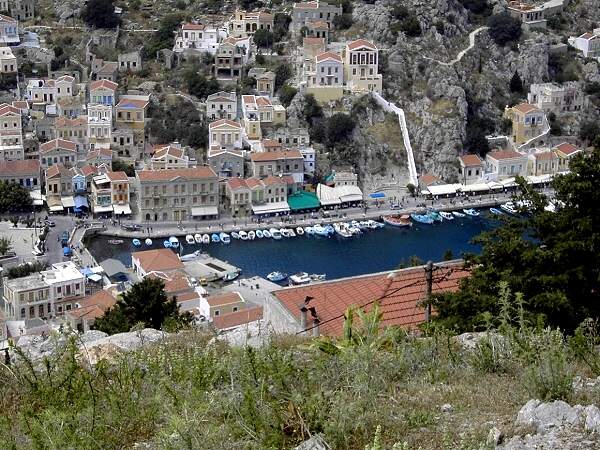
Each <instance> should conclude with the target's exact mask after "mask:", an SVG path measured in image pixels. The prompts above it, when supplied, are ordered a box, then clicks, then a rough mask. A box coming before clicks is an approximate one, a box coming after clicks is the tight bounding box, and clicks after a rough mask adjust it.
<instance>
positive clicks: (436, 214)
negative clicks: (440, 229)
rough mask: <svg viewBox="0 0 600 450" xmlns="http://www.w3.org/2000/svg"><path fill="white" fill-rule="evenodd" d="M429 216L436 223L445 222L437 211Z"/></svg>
mask: <svg viewBox="0 0 600 450" xmlns="http://www.w3.org/2000/svg"><path fill="white" fill-rule="evenodd" d="M428 215H429V217H431V218H432V219H433V220H434V221H436V222H442V221H443V220H444V219H443V218H442V216H440V213H439V212H437V211H430V212H429V214H428Z"/></svg>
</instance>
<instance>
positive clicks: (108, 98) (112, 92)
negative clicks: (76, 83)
mask: <svg viewBox="0 0 600 450" xmlns="http://www.w3.org/2000/svg"><path fill="white" fill-rule="evenodd" d="M118 88H119V85H118V84H117V83H115V82H114V81H110V80H97V81H92V82H91V83H90V85H89V89H90V103H98V104H101V105H110V106H115V104H116V103H117V101H116V99H117V89H118Z"/></svg>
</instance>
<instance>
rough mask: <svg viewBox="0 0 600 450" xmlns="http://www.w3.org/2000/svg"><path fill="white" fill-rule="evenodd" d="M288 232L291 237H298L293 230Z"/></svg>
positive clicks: (289, 229)
mask: <svg viewBox="0 0 600 450" xmlns="http://www.w3.org/2000/svg"><path fill="white" fill-rule="evenodd" d="M287 232H288V234H289V236H290V237H296V232H295V231H294V230H293V229H291V228H288V229H287Z"/></svg>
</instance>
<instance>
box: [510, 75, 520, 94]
mask: <svg viewBox="0 0 600 450" xmlns="http://www.w3.org/2000/svg"><path fill="white" fill-rule="evenodd" d="M509 87H510V92H523V82H522V81H521V77H520V76H519V72H517V71H516V70H515V73H514V74H513V76H512V78H511V79H510V84H509Z"/></svg>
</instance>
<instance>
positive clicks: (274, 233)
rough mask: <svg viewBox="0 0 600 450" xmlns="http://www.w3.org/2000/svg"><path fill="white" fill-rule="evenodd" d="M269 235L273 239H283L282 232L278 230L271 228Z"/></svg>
mask: <svg viewBox="0 0 600 450" xmlns="http://www.w3.org/2000/svg"><path fill="white" fill-rule="evenodd" d="M269 234H270V235H271V237H272V238H273V239H281V238H282V235H281V230H278V229H277V228H270V229H269Z"/></svg>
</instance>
